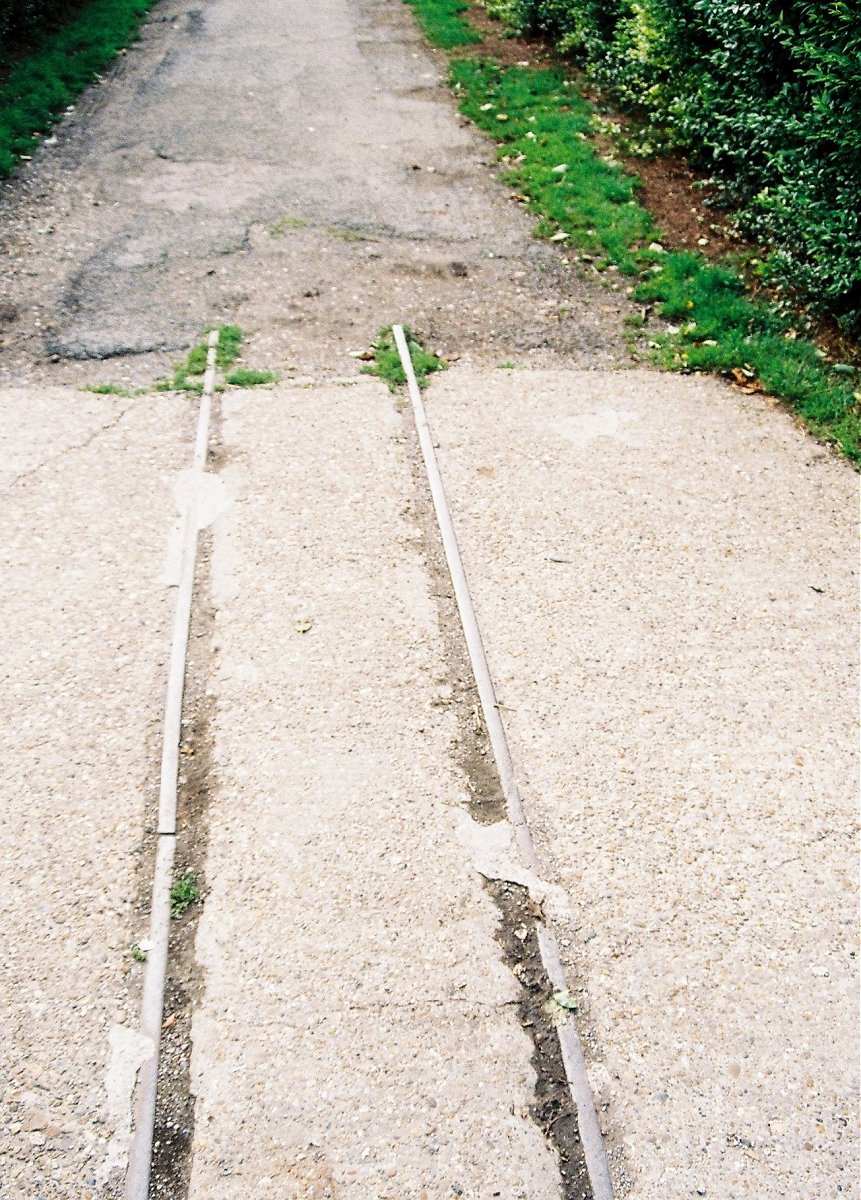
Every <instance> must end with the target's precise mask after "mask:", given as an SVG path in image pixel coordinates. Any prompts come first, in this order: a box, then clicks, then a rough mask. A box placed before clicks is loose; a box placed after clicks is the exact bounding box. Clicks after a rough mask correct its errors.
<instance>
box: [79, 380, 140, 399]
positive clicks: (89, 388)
mask: <svg viewBox="0 0 861 1200" xmlns="http://www.w3.org/2000/svg"><path fill="white" fill-rule="evenodd" d="M81 390H82V391H84V392H92V393H93V394H94V395H96V396H126V397H128V396H133V395H134V392H130V391H129V390H128V388H124V387H123V386H122V385H121V384H119V383H88V384H85V385H84V387H83V388H82V389H81Z"/></svg>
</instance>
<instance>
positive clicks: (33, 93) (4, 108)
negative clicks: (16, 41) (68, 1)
mask: <svg viewBox="0 0 861 1200" xmlns="http://www.w3.org/2000/svg"><path fill="white" fill-rule="evenodd" d="M153 3H154V0H86V2H85V3H83V4H76V5H69V7H70V8H71V9H72V16H71V17H70V18H69V20H68V21H66V22H65V23H64V24H63V25H61V26H60V28H59V29H57V30H55V31H52V32H48V33H44V34H42V35H41V36H39V37H38V38H36V39H35V40H34V41H33V43H32V45H31V46H30V47H29V48H28V49H27V50H26V51H25V52H23V53H21V54H18V55H16V56H15V57H8V56H4V58H5V61H0V78H2V77H3V71H2V68H4V67H5V68H8V74H6V76H5V78H2V83H0V177H2V176H4V175H9V174H10V173H11V172H12V171H13V170H14V168H15V164H16V162H17V160H18V159H19V158H22V157H26V156H27V155H29V154H31V153H32V151H33V148H34V147H35V146H36V145H38V141H39V136H40V135H41V134H44V133H47V132H48V131H49V130H50V128H51V126H52V125H53V124H54V122H55V121H56V120H58V118H59V117H60V116H62V114H63V112H64V111H65V110H66V108H67V107H68V106H69V105H70V104H71V103H72V102H73V101H74V100H75V99H76V98H77V97H78V95H79V94H80V93H81V92H82V91H83V90H84V88H85V87H87V86H88V85H89V84H91V83H93V82H94V81H95V80H97V79H98V78H99V73H100V72H101V71H103V70H104V69H105V67H107V66H108V64H109V63H110V62H111V60H112V59H113V58H114V56H115V55H116V53H117V51H119V50H120V49H122V47H123V46H125V45H127V44H128V42H130V41H132V40H134V38H135V37H136V36H137V31H138V28H139V26H140V24H141V22H142V21H143V19H144V17H145V15H146V13H147V11H148V9H150V8H151V7H152V4H153Z"/></svg>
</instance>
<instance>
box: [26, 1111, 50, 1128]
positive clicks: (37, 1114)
mask: <svg viewBox="0 0 861 1200" xmlns="http://www.w3.org/2000/svg"><path fill="white" fill-rule="evenodd" d="M47 1124H48V1115H47V1113H43V1112H42V1110H41V1109H39V1108H33V1109H31V1110H30V1112H28V1113H27V1114H26V1115H25V1116H24V1119H23V1120H22V1122H21V1128H22V1129H23V1131H24V1133H33V1132H35V1131H37V1130H39V1129H44V1128H45V1126H46V1125H47Z"/></svg>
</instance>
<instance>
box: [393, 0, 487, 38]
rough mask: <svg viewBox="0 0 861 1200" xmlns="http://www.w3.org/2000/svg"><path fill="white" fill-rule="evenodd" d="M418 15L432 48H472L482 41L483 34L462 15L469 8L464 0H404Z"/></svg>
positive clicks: (423, 31) (417, 17) (422, 29)
mask: <svg viewBox="0 0 861 1200" xmlns="http://www.w3.org/2000/svg"><path fill="white" fill-rule="evenodd" d="M404 2H405V3H406V4H409V6H410V8H412V9H413V11H414V12H415V14H416V20H417V21H418V23H419V28H420V29H421V31H422V33H423V34H424V35H425V37H426V38H427V40H428V41H429V42H430V43H431V45H432V46H439V47H441V49H443V50H454V49H455V47H457V46H472V45H475V44H476V43H477V42H480V41H481V34H480V33H479V32H478V30H477V29H475V28H474V27H473V26H472V25H470V23H469V21H464V19H463V16H462V14H463V13H465V12H466V11H467V9H468V8H469V5H468V4H464V3H463V0H404Z"/></svg>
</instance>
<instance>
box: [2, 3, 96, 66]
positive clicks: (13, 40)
mask: <svg viewBox="0 0 861 1200" xmlns="http://www.w3.org/2000/svg"><path fill="white" fill-rule="evenodd" d="M78 8H80V0H0V57H2V56H4V55H6V54H7V53H8V52H9V51H10V50H11V49H14V48H16V47H18V46H20V45H22V44H28V43H30V42H31V41H32V40H33V38H34V36H35V35H37V34H38V33H40V32H41V31H42V30H43V29H51V28H55V27H56V26H57V25H58V24H59V23H60V22H61V21H63V20H65V18H67V17H69V16H71V14H72V13H74V12H75V10H76V9H78Z"/></svg>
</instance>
